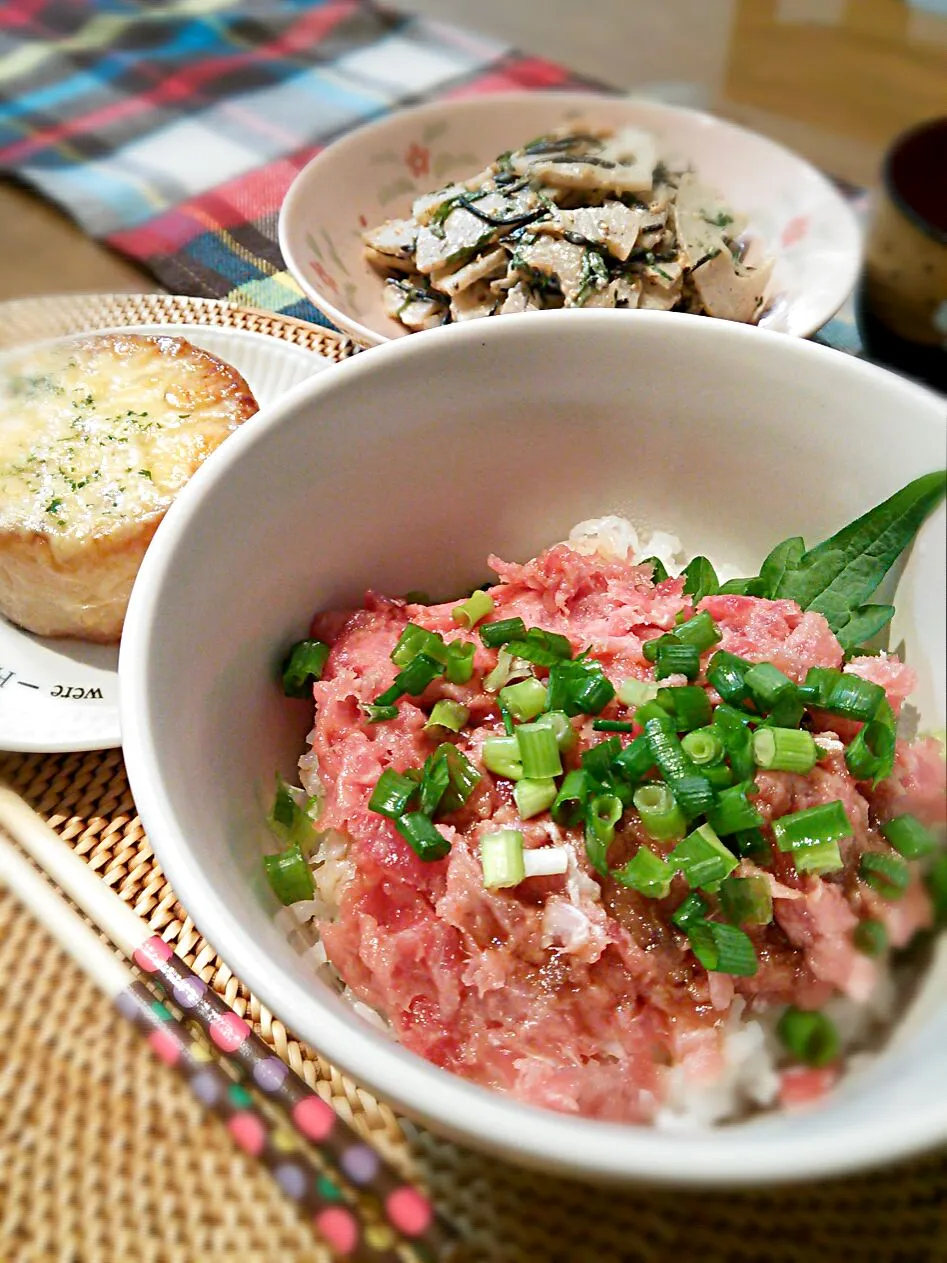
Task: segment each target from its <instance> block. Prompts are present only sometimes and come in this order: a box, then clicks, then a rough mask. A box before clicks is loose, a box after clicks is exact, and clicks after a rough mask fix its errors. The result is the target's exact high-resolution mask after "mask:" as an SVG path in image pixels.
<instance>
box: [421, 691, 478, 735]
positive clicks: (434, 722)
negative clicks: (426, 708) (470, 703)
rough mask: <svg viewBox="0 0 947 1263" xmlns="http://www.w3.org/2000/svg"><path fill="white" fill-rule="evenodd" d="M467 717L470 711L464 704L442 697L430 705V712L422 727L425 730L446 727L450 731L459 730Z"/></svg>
mask: <svg viewBox="0 0 947 1263" xmlns="http://www.w3.org/2000/svg"><path fill="white" fill-rule="evenodd" d="M469 718H470V711H469V710H468V709H467V707H466V706H462V705H461V703H460V702H452V701H450V700H449V699H448V698H446V697H442V698H441V700H440V701H439V702H435V703H434V705H433V706H432V707H431V713H430V715H429V716H428V720H427V723H426V724H425V725H424V727H425V730H426V731H427V730H430V729H431V728H447V729H448V731H450V732H460V730H461V728H463V726H464V724H465V723H466V722H467V720H468V719H469Z"/></svg>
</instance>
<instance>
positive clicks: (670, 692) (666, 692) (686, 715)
mask: <svg viewBox="0 0 947 1263" xmlns="http://www.w3.org/2000/svg"><path fill="white" fill-rule="evenodd" d="M655 700H656V701H657V702H658V704H659V705H660V706H661V708H662V709H663V710H665V711H667V713H668V714H669V715H670V716H671V718H672V719H673V720H674V726H675V728H676V729H677V731H678V732H691V731H693V729H695V728H704V727H706V726H707V725H708V724H709V723H710V720H711V715H712V707H711V705H710V698H709V697H708V696H707V692H706V690H705V689H702V688H701V687H700V685H698V684H680V685H676V686H674V687H670V688H662V689H659V690H658V692H657V696H656V699H655ZM635 718H636V719H637V720H638V722H639V723H643V720H642V719H641V717H640V713H639V714H636V715H635Z"/></svg>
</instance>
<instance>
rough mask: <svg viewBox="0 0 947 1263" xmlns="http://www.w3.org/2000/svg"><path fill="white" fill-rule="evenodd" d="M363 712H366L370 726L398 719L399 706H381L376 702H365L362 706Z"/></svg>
mask: <svg viewBox="0 0 947 1263" xmlns="http://www.w3.org/2000/svg"><path fill="white" fill-rule="evenodd" d="M362 710H363V711H364V712H365V718H366V719H367V720H368V722H369V723H370V724H381V723H384V722H385V720H386V719H397V717H398V707H397V706H379V705H378V704H377V703H374V702H365V703H364V704H363V705H362Z"/></svg>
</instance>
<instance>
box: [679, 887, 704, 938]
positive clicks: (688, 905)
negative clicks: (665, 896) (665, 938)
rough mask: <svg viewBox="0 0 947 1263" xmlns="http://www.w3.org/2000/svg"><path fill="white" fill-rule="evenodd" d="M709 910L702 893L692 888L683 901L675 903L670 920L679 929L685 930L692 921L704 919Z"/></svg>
mask: <svg viewBox="0 0 947 1263" xmlns="http://www.w3.org/2000/svg"><path fill="white" fill-rule="evenodd" d="M709 911H710V904H708V902H707V900H706V899H705V898H704V897H703V895H699V894H698V893H697V891H696V890H692V891H691V893H690V894H689V895H688V896H687V898H686V899H685V900H684V901H683V903H679V904H678V905H677V908H676V909H675V911H674V913H673V915H672V916H671V920H672V921H673V922H674V924H675V925H676V926H677V928H678V929H679V930H686V929H687V927H688V926H689V925H691V924H693V922H695V921H703V920H705V919H706V917H707V913H708V912H709Z"/></svg>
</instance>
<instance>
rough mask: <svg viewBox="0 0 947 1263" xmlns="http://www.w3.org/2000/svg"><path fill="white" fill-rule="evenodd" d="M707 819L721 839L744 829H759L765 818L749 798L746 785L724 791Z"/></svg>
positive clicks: (734, 786)
mask: <svg viewBox="0 0 947 1263" xmlns="http://www.w3.org/2000/svg"><path fill="white" fill-rule="evenodd" d="M750 788H752V785H751V786H750ZM707 819H708V821H709V822H710V824H711V826H712V827H713V830H714V832H715V833H717V834H718V835H719V836H720V837H721V838H725V837H729V836H730V835H731V834H733V833H741V832H742V831H743V830H744V829H757V828H759V826H760V825H761V824H762V823H763V817H762V816H761V815H760V813H759V812H758V811H757V809H756V808H755V807H754V806H753V804H752V803H751V802H750V801H749V798H748V797H747V785H746V783H744V784H741V785H732V786H731V787H730V788H729V789H725V790H722V791H721V793H720V794H719V796H718V798H717V801H716V803H715V804H714V806H713V807H712V808H711V810H710V811H709V812H708V813H707Z"/></svg>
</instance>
